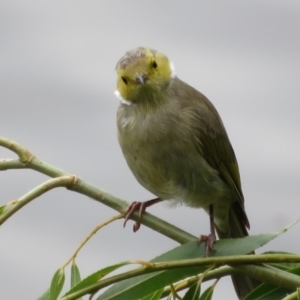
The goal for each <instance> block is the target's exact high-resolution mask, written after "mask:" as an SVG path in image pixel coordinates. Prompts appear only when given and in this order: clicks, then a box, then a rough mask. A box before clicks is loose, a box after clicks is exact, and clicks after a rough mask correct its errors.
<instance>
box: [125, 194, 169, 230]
mask: <svg viewBox="0 0 300 300" xmlns="http://www.w3.org/2000/svg"><path fill="white" fill-rule="evenodd" d="M161 201H163V200H162V199H160V198H155V199H152V200H148V201H145V202H138V201H135V202H132V203H131V204H130V205H129V206H128V208H127V210H126V212H125V221H124V225H123V226H124V227H125V226H126V223H127V221H128V220H129V219H130V218H131V216H132V215H133V214H134V212H136V211H139V219H141V218H142V216H143V213H144V212H145V211H146V208H147V207H149V206H151V205H153V204H155V203H158V202H161ZM140 227H141V223H140V222H139V221H136V222H135V224H134V225H133V231H134V232H136V231H138V230H139V228H140Z"/></svg>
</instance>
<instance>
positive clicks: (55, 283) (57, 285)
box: [49, 269, 65, 300]
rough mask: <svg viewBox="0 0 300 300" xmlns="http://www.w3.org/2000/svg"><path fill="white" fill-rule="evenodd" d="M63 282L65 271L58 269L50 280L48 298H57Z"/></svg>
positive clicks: (50, 299)
mask: <svg viewBox="0 0 300 300" xmlns="http://www.w3.org/2000/svg"><path fill="white" fill-rule="evenodd" d="M64 282H65V272H64V270H63V269H58V270H57V271H56V272H55V274H54V276H53V278H52V281H51V286H50V295H49V300H57V298H58V296H59V294H60V292H61V290H62V288H63V286H64Z"/></svg>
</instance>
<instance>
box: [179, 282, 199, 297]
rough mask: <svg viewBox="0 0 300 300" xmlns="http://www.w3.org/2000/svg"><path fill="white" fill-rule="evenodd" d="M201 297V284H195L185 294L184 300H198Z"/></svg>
mask: <svg viewBox="0 0 300 300" xmlns="http://www.w3.org/2000/svg"><path fill="white" fill-rule="evenodd" d="M199 296H200V283H199V282H197V283H195V284H193V285H192V286H191V287H190V288H189V289H188V291H187V292H186V293H185V295H184V297H183V298H182V300H198V299H199Z"/></svg>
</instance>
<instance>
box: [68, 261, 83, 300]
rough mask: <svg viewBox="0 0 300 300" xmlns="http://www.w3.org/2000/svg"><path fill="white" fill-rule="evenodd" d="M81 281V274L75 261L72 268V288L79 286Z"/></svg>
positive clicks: (80, 299) (78, 299)
mask: <svg viewBox="0 0 300 300" xmlns="http://www.w3.org/2000/svg"><path fill="white" fill-rule="evenodd" d="M80 281H81V278H80V272H79V269H78V267H77V265H76V263H75V261H74V260H73V261H72V267H71V288H73V287H74V286H75V285H77V284H78V283H79V282H80ZM76 300H82V297H80V298H77V299H76Z"/></svg>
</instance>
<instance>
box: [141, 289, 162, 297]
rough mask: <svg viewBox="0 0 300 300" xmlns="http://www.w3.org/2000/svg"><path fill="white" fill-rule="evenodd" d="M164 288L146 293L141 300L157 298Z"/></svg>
mask: <svg viewBox="0 0 300 300" xmlns="http://www.w3.org/2000/svg"><path fill="white" fill-rule="evenodd" d="M163 291H164V289H160V290H157V291H155V292H154V293H152V294H150V295H148V296H145V297H144V298H142V299H141V300H159V299H160V297H161V295H162V293H163Z"/></svg>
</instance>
